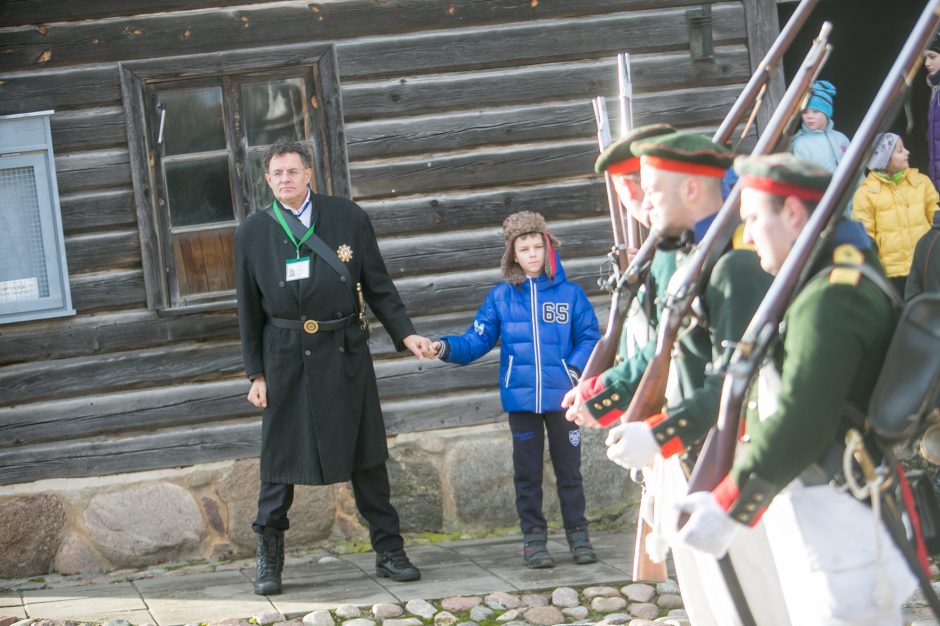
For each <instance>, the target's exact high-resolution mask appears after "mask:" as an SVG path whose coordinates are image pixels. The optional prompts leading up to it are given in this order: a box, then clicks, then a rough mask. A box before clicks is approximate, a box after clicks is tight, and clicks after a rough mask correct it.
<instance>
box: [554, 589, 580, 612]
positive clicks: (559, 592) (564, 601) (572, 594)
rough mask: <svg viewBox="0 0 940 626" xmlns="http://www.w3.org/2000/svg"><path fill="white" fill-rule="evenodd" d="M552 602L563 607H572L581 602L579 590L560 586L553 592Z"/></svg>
mask: <svg viewBox="0 0 940 626" xmlns="http://www.w3.org/2000/svg"><path fill="white" fill-rule="evenodd" d="M552 604H554V605H555V606H560V607H562V608H571V607H573V606H578V605H579V604H581V599H580V598H579V597H578V592H577V591H575V590H574V589H572V588H571V587H559V588H558V589H555V590H554V591H553V592H552Z"/></svg>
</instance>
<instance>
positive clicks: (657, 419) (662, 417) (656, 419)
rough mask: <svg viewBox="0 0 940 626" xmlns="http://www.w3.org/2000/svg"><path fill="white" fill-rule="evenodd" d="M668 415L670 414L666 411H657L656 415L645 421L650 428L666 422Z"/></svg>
mask: <svg viewBox="0 0 940 626" xmlns="http://www.w3.org/2000/svg"><path fill="white" fill-rule="evenodd" d="M668 417H669V416H668V415H666V414H665V413H657V414H656V415H650V416H649V417H647V418H646V419H645V420H643V421H644V422H646V425H647V426H649V427H650V428H656V427H657V426H659V425H660V424H662V423H663V422H665V421H666V419H668Z"/></svg>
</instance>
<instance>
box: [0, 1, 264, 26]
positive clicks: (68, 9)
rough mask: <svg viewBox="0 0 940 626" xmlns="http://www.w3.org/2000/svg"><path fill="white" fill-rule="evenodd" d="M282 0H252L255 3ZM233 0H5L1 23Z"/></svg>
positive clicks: (89, 17) (83, 17) (223, 3)
mask: <svg viewBox="0 0 940 626" xmlns="http://www.w3.org/2000/svg"><path fill="white" fill-rule="evenodd" d="M277 1H279V0H251V3H252V4H261V3H263V2H277ZM231 5H232V1H231V0H121V1H118V2H115V1H114V0H85V1H84V2H82V3H80V4H79V3H76V2H73V1H72V0H5V1H4V5H3V12H2V13H0V27H3V26H25V25H27V24H40V23H45V22H71V21H75V20H93V19H100V18H105V17H128V16H131V15H141V14H145V13H159V12H171V11H192V10H198V9H208V8H212V7H230V6H231Z"/></svg>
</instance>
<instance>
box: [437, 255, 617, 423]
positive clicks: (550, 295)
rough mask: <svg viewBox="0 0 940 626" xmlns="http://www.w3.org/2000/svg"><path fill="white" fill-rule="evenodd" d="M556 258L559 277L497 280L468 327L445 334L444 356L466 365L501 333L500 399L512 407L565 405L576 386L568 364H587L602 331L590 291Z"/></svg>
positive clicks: (541, 408)
mask: <svg viewBox="0 0 940 626" xmlns="http://www.w3.org/2000/svg"><path fill="white" fill-rule="evenodd" d="M555 260H556V270H555V271H556V276H555V278H554V279H549V278H547V277H546V276H545V274H542V275H541V276H540V277H539V278H528V279H526V282H524V283H522V284H521V285H519V286H513V285H510V284H509V283H506V282H502V283H500V284H498V285H496V286H495V287H493V289H491V290H490V293H489V294H488V295H487V296H486V301H485V302H484V303H483V306H481V307H480V310H479V311H477V315H476V319H474V320H473V324H472V325H471V326H470V328H469V329H467V332H465V333H464V334H463V335H460V336H456V335H452V336H448V337H443V338H442V339H443V340H444V341H446V342H447V349H446V352H445V353H444V354H443V359H444V360H445V361H447V362H448V363H459V364H461V365H466V364H467V363H470V362H472V361H474V360H476V359H479V358H480V357H481V356H483V355H484V354H486V353H487V352H489V351H490V350H492V349H493V346H495V345H496V341H497V340H498V339H499V338H500V337H502V345H501V347H500V357H499V380H500V399H501V400H502V402H503V410H504V411H506V412H507V413H508V412H511V411H532V412H534V413H544V412H546V411H560V410H561V400H562V398H563V397H564V396H565V394H566V393H567V392H568V391H569V390H570V389H571V387H572V384H571V379H570V378H569V377H568V372H567V366H571V367H573V368H575V369H576V370H577V371H578V372H580V371H581V370H582V369H584V365H585V363H587V360H588V357H589V356H590V354H591V350H593V349H594V344H595V343H597V339H598V338H599V337H600V333H599V332H598V328H597V316H596V315H595V314H594V308H593V307H592V306H591V303H590V302H589V301H588V299H587V296H586V295H585V294H584V291H583V290H582V289H581V287H579V286H578V285H576V284H574V283H569V282H568V281H567V280H566V279H565V271H564V269H563V268H562V266H561V262H560V261H559V260H558V256H557V255H556V256H555Z"/></svg>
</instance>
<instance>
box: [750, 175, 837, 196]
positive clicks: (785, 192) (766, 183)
mask: <svg viewBox="0 0 940 626" xmlns="http://www.w3.org/2000/svg"><path fill="white" fill-rule="evenodd" d="M741 185H742V187H747V188H748V189H757V190H758V191H766V192H767V193H769V194H773V195H775V196H780V197H783V198H786V197H789V196H793V197H794V198H798V199H800V200H806V201H808V202H819V200H821V199H822V197H823V195H825V193H826V190H825V189H810V188H808V187H800V186H798V185H789V184H787V183H781V182H779V181H776V180H773V179H772V178H766V177H763V176H755V175H753V174H747V175H745V176H742V177H741Z"/></svg>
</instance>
